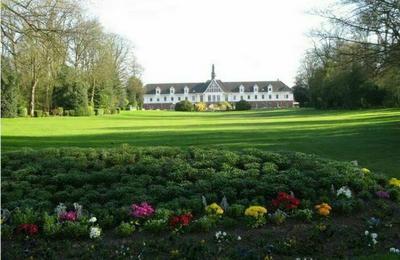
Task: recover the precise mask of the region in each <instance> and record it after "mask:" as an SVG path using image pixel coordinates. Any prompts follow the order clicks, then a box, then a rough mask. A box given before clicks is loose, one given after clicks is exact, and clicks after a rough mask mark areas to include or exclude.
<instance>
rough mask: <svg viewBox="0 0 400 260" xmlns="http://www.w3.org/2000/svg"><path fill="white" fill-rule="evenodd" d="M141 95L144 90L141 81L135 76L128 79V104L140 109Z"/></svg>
mask: <svg viewBox="0 0 400 260" xmlns="http://www.w3.org/2000/svg"><path fill="white" fill-rule="evenodd" d="M143 94H144V88H143V83H142V81H141V80H140V79H139V78H137V77H136V76H132V77H130V78H129V79H128V82H127V85H126V97H127V99H128V102H129V103H128V104H129V105H131V106H134V107H142V106H143Z"/></svg>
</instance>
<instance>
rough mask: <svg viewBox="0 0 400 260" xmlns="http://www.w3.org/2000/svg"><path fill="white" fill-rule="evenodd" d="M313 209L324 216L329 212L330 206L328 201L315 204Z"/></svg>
mask: <svg viewBox="0 0 400 260" xmlns="http://www.w3.org/2000/svg"><path fill="white" fill-rule="evenodd" d="M315 209H316V210H317V211H318V214H320V215H322V216H325V217H326V216H328V215H329V214H330V213H331V210H332V207H331V206H329V204H328V203H321V204H319V205H316V206H315Z"/></svg>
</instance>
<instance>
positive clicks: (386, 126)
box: [1, 109, 400, 177]
mask: <svg viewBox="0 0 400 260" xmlns="http://www.w3.org/2000/svg"><path fill="white" fill-rule="evenodd" d="M1 136H2V151H3V152H7V151H11V150H18V149H22V148H24V147H29V148H33V149H43V148H48V147H96V148H101V147H104V148H105V147H115V146H119V145H120V144H124V143H127V144H131V145H135V146H140V147H148V146H179V147H189V146H200V147H213V148H215V147H224V148H227V149H232V150H240V149H243V148H253V147H254V148H260V149H265V150H274V151H286V150H290V151H299V152H305V153H313V154H318V155H320V156H322V157H327V158H330V159H337V160H344V161H352V160H357V161H358V163H359V164H360V165H361V166H363V167H367V168H370V169H372V170H374V171H376V172H382V173H384V174H386V175H388V176H394V177H399V176H400V109H374V110H372V109H371V110H354V111H348V110H313V109H290V110H253V111H243V112H238V111H232V112H204V113H196V112H191V113H190V112H175V111H129V112H128V111H123V112H121V113H120V114H118V115H105V116H102V117H95V116H92V117H47V118H14V119H2V131H1Z"/></svg>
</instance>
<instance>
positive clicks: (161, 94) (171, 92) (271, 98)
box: [143, 65, 294, 109]
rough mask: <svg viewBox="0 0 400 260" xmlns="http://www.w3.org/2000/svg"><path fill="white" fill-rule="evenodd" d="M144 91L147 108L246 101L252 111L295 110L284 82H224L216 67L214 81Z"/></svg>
mask: <svg viewBox="0 0 400 260" xmlns="http://www.w3.org/2000/svg"><path fill="white" fill-rule="evenodd" d="M144 88H145V94H144V105H143V106H144V108H145V109H174V107H175V104H176V103H177V102H179V101H182V100H188V101H190V102H192V103H198V102H204V103H206V104H207V105H208V106H209V105H212V104H215V103H219V102H223V101H227V102H230V103H233V104H234V103H235V102H238V101H240V100H246V101H248V102H249V103H250V104H251V106H252V108H282V107H293V101H294V99H293V92H292V89H291V88H289V87H288V86H287V85H285V84H284V83H283V82H282V81H279V80H277V81H244V82H225V81H221V80H217V79H215V71H214V65H213V66H212V72H211V80H208V81H206V82H199V83H162V84H147V85H145V87H144Z"/></svg>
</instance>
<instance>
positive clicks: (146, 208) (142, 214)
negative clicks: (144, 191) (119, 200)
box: [131, 202, 154, 218]
mask: <svg viewBox="0 0 400 260" xmlns="http://www.w3.org/2000/svg"><path fill="white" fill-rule="evenodd" d="M131 210H132V211H131V215H132V216H134V217H136V218H146V217H150V216H151V215H153V214H154V208H153V207H152V206H151V205H150V204H148V203H147V202H142V203H140V204H139V205H138V204H133V205H132V206H131Z"/></svg>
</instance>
